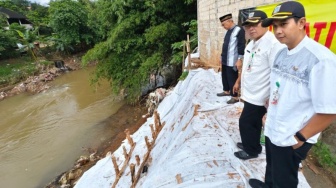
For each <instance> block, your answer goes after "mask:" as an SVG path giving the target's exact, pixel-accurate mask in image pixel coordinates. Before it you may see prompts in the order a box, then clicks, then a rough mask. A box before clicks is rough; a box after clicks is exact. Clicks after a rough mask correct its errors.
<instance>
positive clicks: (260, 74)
mask: <svg viewBox="0 0 336 188" xmlns="http://www.w3.org/2000/svg"><path fill="white" fill-rule="evenodd" d="M266 18H267V15H266V13H265V12H263V11H260V10H254V11H252V12H250V13H249V14H248V18H247V19H246V21H245V22H244V23H243V24H242V25H243V26H244V29H245V32H246V33H247V34H248V35H249V36H250V39H251V41H250V42H249V43H248V45H247V46H246V48H245V54H244V63H243V68H242V73H241V74H240V75H239V77H238V79H237V81H236V83H235V85H234V87H233V91H234V92H237V91H238V89H239V87H240V85H241V98H242V99H243V100H244V108H243V112H242V114H241V116H240V118H239V131H240V137H241V140H242V142H241V143H240V142H239V143H237V146H238V148H240V149H242V150H241V151H238V152H235V153H234V155H235V156H236V157H238V158H239V159H244V160H246V159H251V158H256V157H258V154H259V153H261V150H262V147H261V145H260V134H261V129H262V117H263V116H264V114H265V113H266V108H265V104H266V102H267V101H268V99H269V93H270V92H269V90H270V82H269V78H270V72H271V66H272V63H273V61H274V58H275V55H276V54H277V52H279V50H281V49H282V48H284V47H285V45H283V44H280V43H279V41H278V40H277V39H276V38H275V37H274V35H273V33H271V32H270V31H268V29H267V28H264V27H262V26H261V21H262V20H264V19H266Z"/></svg>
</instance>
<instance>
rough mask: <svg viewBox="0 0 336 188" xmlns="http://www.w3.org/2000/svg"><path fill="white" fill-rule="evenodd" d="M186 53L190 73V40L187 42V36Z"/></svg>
mask: <svg viewBox="0 0 336 188" xmlns="http://www.w3.org/2000/svg"><path fill="white" fill-rule="evenodd" d="M187 53H188V71H190V68H191V63H190V62H191V59H190V58H191V57H190V40H189V35H187Z"/></svg>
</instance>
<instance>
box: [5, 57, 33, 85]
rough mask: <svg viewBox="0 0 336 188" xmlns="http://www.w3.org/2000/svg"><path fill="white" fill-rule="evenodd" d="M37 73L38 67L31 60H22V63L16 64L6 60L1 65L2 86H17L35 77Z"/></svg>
mask: <svg viewBox="0 0 336 188" xmlns="http://www.w3.org/2000/svg"><path fill="white" fill-rule="evenodd" d="M36 71H37V67H36V66H35V63H34V62H32V61H31V60H30V58H22V59H21V61H19V62H16V63H13V62H12V61H10V60H4V61H2V62H1V64H0V86H6V85H8V84H15V83H17V82H19V81H20V80H23V79H26V78H28V76H31V75H34V74H35V73H36Z"/></svg>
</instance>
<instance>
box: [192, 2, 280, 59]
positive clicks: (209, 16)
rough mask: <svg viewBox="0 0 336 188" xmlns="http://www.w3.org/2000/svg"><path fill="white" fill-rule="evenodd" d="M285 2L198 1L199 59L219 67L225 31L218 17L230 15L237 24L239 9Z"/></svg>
mask: <svg viewBox="0 0 336 188" xmlns="http://www.w3.org/2000/svg"><path fill="white" fill-rule="evenodd" d="M283 1H285V0H198V1H197V12H198V15H197V17H198V18H197V20H198V43H199V50H200V58H201V60H202V61H203V62H205V63H207V64H210V65H219V57H220V54H221V52H222V44H223V39H224V35H225V33H226V30H225V29H224V28H223V27H222V26H221V25H220V22H219V19H218V18H219V17H221V16H223V15H225V14H228V13H232V16H233V20H234V21H235V23H238V13H239V10H240V9H246V8H252V7H256V6H261V5H267V4H273V3H280V2H283Z"/></svg>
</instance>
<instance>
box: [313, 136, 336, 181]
mask: <svg viewBox="0 0 336 188" xmlns="http://www.w3.org/2000/svg"><path fill="white" fill-rule="evenodd" d="M312 151H313V153H314V155H315V157H316V159H317V160H318V162H319V163H320V165H321V166H322V167H323V168H325V169H327V170H328V171H330V172H331V173H333V174H335V173H336V156H335V155H334V154H332V152H331V151H330V149H329V145H327V144H325V143H323V142H321V141H318V142H317V143H316V144H315V145H314V146H313V148H312Z"/></svg>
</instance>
